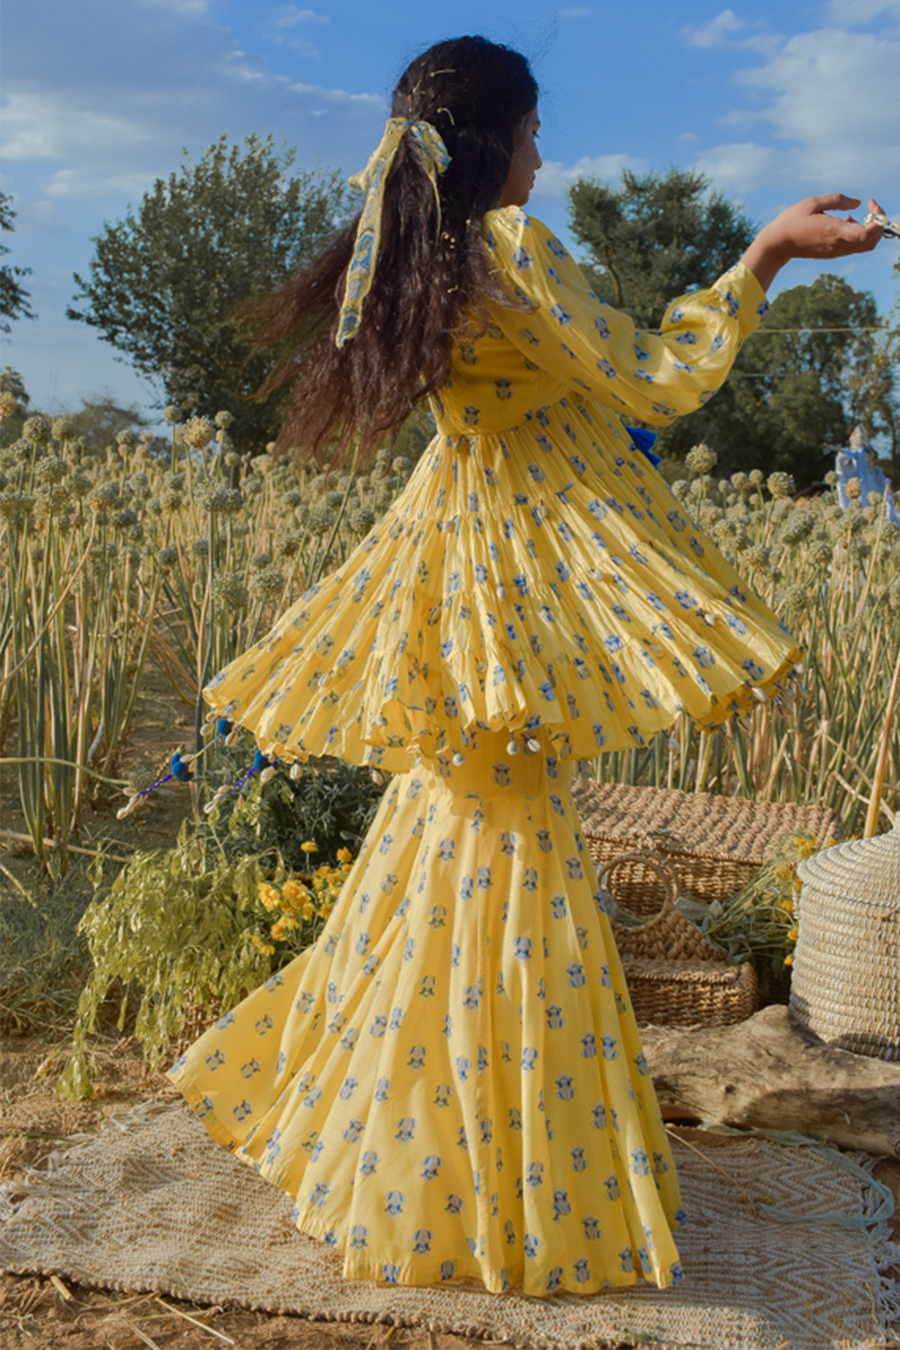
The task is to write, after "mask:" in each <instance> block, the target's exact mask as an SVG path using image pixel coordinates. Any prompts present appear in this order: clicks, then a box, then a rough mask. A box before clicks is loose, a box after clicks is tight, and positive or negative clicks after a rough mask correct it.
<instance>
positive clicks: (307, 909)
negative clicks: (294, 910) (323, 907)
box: [300, 900, 316, 923]
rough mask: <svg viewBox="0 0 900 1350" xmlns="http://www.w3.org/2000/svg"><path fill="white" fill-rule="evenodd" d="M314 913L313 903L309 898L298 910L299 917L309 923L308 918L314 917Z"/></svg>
mask: <svg viewBox="0 0 900 1350" xmlns="http://www.w3.org/2000/svg"><path fill="white" fill-rule="evenodd" d="M315 913H316V907H315V905H314V904H313V902H312V901H311V900H307V901H306V903H305V904H304V906H303V908H302V909H301V911H300V917H301V919H303V920H305V922H306V923H309V921H310V919H312V918H314V917H315Z"/></svg>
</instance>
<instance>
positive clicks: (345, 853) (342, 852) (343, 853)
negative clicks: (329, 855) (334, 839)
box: [337, 848, 353, 863]
mask: <svg viewBox="0 0 900 1350" xmlns="http://www.w3.org/2000/svg"><path fill="white" fill-rule="evenodd" d="M337 859H338V862H342V863H348V862H351V861H352V860H353V854H352V853H351V852H350V850H349V848H339V849H338V851H337Z"/></svg>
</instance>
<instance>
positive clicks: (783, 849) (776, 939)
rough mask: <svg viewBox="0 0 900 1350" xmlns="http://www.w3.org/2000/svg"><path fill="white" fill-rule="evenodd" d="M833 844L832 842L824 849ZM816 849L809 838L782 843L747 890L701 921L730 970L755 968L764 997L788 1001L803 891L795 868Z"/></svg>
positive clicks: (718, 904) (715, 905)
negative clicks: (748, 965) (797, 906)
mask: <svg viewBox="0 0 900 1350" xmlns="http://www.w3.org/2000/svg"><path fill="white" fill-rule="evenodd" d="M835 842H836V841H835V840H834V839H829V840H828V841H827V842H826V844H825V845H823V847H826V848H827V847H830V846H831V845H832V844H834V843H835ZM818 847H819V846H818V845H817V843H816V841H815V839H814V838H813V836H812V835H809V834H798V835H794V836H792V837H791V838H790V839H786V840H784V841H783V842H782V843H781V844H780V845H779V846H778V848H777V849H776V850H775V851H774V853H773V854H772V857H771V858H769V860H768V861H767V862H766V863H765V864H764V865H763V866H762V867H761V868H760V869H759V871H758V872H757V873H756V874H755V876H753V877H751V879H750V880H749V881H748V882H747V884H746V886H742V887H741V889H740V890H739V891H738V892H737V893H736V894H735V895H733V896H731V897H730V899H728V900H725V901H722V900H715V901H713V903H712V904H711V905H710V906H709V909H708V910H707V912H706V915H705V917H704V919H703V922H702V925H701V926H702V928H703V932H704V933H705V934H706V936H707V937H708V938H709V939H710V941H712V942H714V943H716V944H717V945H718V946H720V947H722V948H723V949H724V951H725V953H726V960H727V961H728V963H729V965H739V964H740V963H741V962H743V961H749V962H750V963H751V965H752V966H753V968H754V970H755V971H756V975H757V978H758V980H759V987H760V992H761V994H762V995H763V997H767V996H768V997H774V998H781V997H785V996H786V995H787V993H788V990H789V988H790V967H791V965H793V960H794V957H793V952H794V944H795V943H796V941H797V919H796V917H795V913H794V909H795V902H796V898H797V892H798V891H799V889H800V880H799V878H798V876H797V864H798V863H799V862H801V861H802V860H803V859H804V858H810V857H812V855H813V854H814V853H816V852H817V851H818Z"/></svg>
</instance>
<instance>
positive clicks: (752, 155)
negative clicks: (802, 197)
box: [697, 0, 900, 198]
mask: <svg viewBox="0 0 900 1350" xmlns="http://www.w3.org/2000/svg"><path fill="white" fill-rule="evenodd" d="M838 6H839V7H840V8H841V10H842V11H843V12H845V13H848V12H849V11H850V10H851V9H852V10H854V12H857V13H858V14H860V15H862V14H866V15H868V14H870V13H872V12H874V11H875V10H876V9H877V12H878V13H879V14H880V13H884V12H886V11H888V10H889V11H890V12H892V13H897V12H900V0H894V3H892V4H890V5H885V4H881V5H875V0H871V3H869V2H868V0H835V3H834V4H833V5H832V6H831V9H832V10H835V9H836V8H837V7H838ZM724 13H725V14H727V15H731V17H732V18H733V17H734V16H733V15H732V12H731V11H730V10H726V11H725V12H724ZM719 18H720V19H721V18H723V16H722V15H720V16H719ZM860 21H862V20H860ZM714 22H718V20H716V21H714ZM735 22H736V23H738V24H739V23H740V20H735ZM710 27H712V26H710ZM731 27H732V28H733V25H731ZM723 31H724V29H723ZM762 36H767V35H762ZM898 70H900V33H898V32H895V31H889V30H888V31H881V32H877V33H876V32H854V31H851V30H850V29H848V28H841V27H826V28H819V29H815V30H812V31H809V32H805V33H797V34H796V35H795V36H793V37H791V38H788V39H778V40H777V41H776V42H775V45H773V46H772V47H771V49H770V50H768V51H767V52H766V54H765V59H764V60H763V62H762V63H761V64H759V65H756V66H753V67H752V68H750V69H745V70H743V71H741V72H739V74H738V75H737V76H736V80H737V82H738V83H739V84H740V85H742V86H743V87H744V88H745V89H747V90H748V91H750V92H751V94H752V96H753V99H754V106H753V107H751V108H740V109H732V110H730V111H728V112H726V113H725V114H724V115H723V116H722V117H721V119H720V123H721V124H723V125H728V124H731V125H736V126H742V127H748V128H749V127H750V126H755V127H758V126H759V125H760V123H763V124H765V125H766V127H767V128H768V129H769V130H770V132H771V135H772V136H773V137H774V144H773V143H770V144H768V145H766V144H763V143H762V137H761V136H760V137H758V138H757V139H755V140H749V139H747V140H742V141H740V142H729V143H725V144H721V145H718V146H713V147H711V148H710V149H708V150H705V151H703V152H702V153H701V154H700V155H699V156H698V159H697V167H698V168H700V169H702V170H703V171H704V172H705V173H708V174H709V176H710V177H711V178H712V180H713V182H714V183H715V184H716V186H717V187H721V188H723V189H725V190H728V191H734V192H738V193H741V194H745V193H748V192H752V191H754V190H755V189H757V188H765V187H773V186H776V185H783V186H785V187H787V186H794V187H796V189H797V191H798V193H802V192H829V191H837V190H843V191H846V192H848V193H849V194H851V195H856V196H861V197H863V198H867V197H868V196H869V194H870V193H873V194H874V195H875V196H879V194H884V195H885V196H890V191H891V186H892V184H894V183H895V182H896V180H897V179H898V177H900V141H898V137H897V130H896V129H897V126H898V125H900V80H898V79H897V71H898Z"/></svg>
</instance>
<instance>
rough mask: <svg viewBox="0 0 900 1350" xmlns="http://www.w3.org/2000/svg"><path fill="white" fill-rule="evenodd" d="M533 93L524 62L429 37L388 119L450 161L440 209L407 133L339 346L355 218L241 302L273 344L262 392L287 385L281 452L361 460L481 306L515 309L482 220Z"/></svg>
mask: <svg viewBox="0 0 900 1350" xmlns="http://www.w3.org/2000/svg"><path fill="white" fill-rule="evenodd" d="M537 98H538V89H537V84H536V82H535V79H534V77H533V75H532V73H531V70H530V68H529V65H528V62H527V60H526V59H525V57H524V56H521V55H520V54H519V53H518V52H515V51H512V50H511V49H510V48H509V47H504V46H500V45H498V44H497V43H493V42H488V41H487V40H486V39H485V38H481V37H463V38H456V39H453V40H452V41H449V42H439V43H437V45H436V46H434V47H430V48H429V49H428V51H427V52H424V53H423V54H422V55H421V56H419V57H418V58H417V59H416V60H415V61H413V63H412V64H411V65H410V66H409V67H408V68H407V70H406V71H404V73H403V75H402V76H401V78H400V81H399V83H398V84H397V87H396V89H395V90H394V97H393V106H392V116H394V117H403V118H407V119H409V120H411V121H426V122H430V123H431V125H432V126H433V127H435V128H436V130H437V131H438V132H439V133H440V135H441V137H442V138H443V141H444V144H445V145H446V147H447V150H448V152H449V155H450V164H449V167H448V168H447V170H446V171H445V172H444V173H443V174H441V175H440V176H439V179H438V188H439V193H440V215H438V207H437V203H436V201H435V194H434V189H433V186H432V183H431V180H430V179H429V177H428V175H427V173H426V170H425V167H424V160H423V158H422V152H421V151H420V149H419V147H418V146H417V144H416V142H415V139H414V138H413V137H411V136H404V138H403V140H402V142H401V145H400V148H399V150H398V152H397V156H396V159H395V160H394V164H393V166H392V168H391V171H390V174H389V175H388V179H387V183H386V187H385V194H384V213H383V217H382V233H381V244H380V249H379V253H378V262H377V266H376V269H375V274H374V277H373V279H372V288H371V290H370V292H369V294H368V296H367V297H366V300H365V304H364V306H363V311H362V320H361V323H360V326H359V329H358V330H357V333H356V335H355V336H354V337H353V338H352V340H351V341H349V342H347V343H346V345H345V346H344V347H342V348H340V349H338V348H337V347H336V346H335V341H334V338H335V332H336V327H337V318H338V313H339V310H340V305H341V300H342V299H343V294H344V281H345V275H346V271H347V266H348V264H349V262H350V257H351V254H352V252H353V245H354V241H355V237H356V227H357V223H358V220H359V217H358V216H357V217H356V218H355V219H354V220H353V221H351V223H350V224H349V225H348V226H346V228H345V229H343V230H342V231H341V232H340V233H339V234H338V235H337V236H336V238H335V239H334V241H333V242H332V244H331V245H330V246H329V247H328V248H326V249H325V250H324V252H322V253H321V254H320V255H319V256H318V258H316V259H315V261H314V262H313V263H312V264H311V265H310V266H308V267H307V268H306V269H305V270H304V271H303V272H301V273H300V274H299V275H298V276H295V277H292V278H291V279H290V280H289V281H287V282H286V283H285V284H284V285H283V286H282V287H281V288H280V289H279V290H278V291H276V292H274V294H272V295H268V296H263V297H261V298H260V299H257V300H254V301H252V302H251V303H250V304H249V305H247V306H246V307H245V309H244V312H243V326H244V331H245V332H246V333H248V334H249V335H250V337H251V339H252V341H253V344H254V350H259V349H260V348H262V347H267V346H270V345H272V346H277V348H278V352H279V358H280V359H279V361H278V364H277V365H276V367H275V369H274V370H273V372H272V374H271V375H270V376H269V378H268V379H267V380H266V382H265V384H264V385H263V387H262V389H261V390H260V393H261V394H262V395H268V394H271V393H273V392H274V391H275V390H276V389H279V388H281V387H283V386H285V385H287V386H289V387H290V406H289V409H288V412H287V416H286V418H285V421H284V423H283V425H282V429H281V432H280V434H279V437H278V441H277V443H276V448H277V449H278V450H287V449H288V448H292V449H294V450H295V452H296V453H297V454H298V455H299V456H300V457H302V458H314V457H316V455H317V453H318V452H319V451H321V450H323V449H325V448H326V447H330V448H331V451H332V453H331V454H330V456H329V458H330V460H331V462H332V463H333V464H337V463H340V462H341V461H342V460H343V459H344V457H345V456H346V453H347V450H348V448H349V447H350V445H351V444H352V443H354V441H355V442H356V444H357V446H358V453H359V455H360V458H361V460H365V458H366V457H367V455H368V454H369V453H370V452H371V451H372V450H373V449H374V448H375V447H376V446H377V445H378V444H379V443H380V442H382V441H383V440H384V439H385V437H391V436H393V435H395V434H396V432H397V431H399V429H400V427H401V426H402V424H403V423H404V421H405V420H406V418H407V417H408V416H409V414H410V412H411V411H412V409H413V407H414V406H415V405H416V404H417V403H418V402H419V401H420V400H421V399H422V398H424V397H425V396H426V395H427V394H429V393H431V392H432V391H434V390H435V389H437V388H438V387H439V386H440V385H441V384H443V383H444V382H445V381H446V379H447V377H448V375H449V371H450V349H451V346H452V344H453V340H454V337H455V336H457V335H458V334H459V333H460V332H461V331H462V330H463V329H464V327H465V326H466V324H467V323H471V322H472V316H473V315H476V316H477V315H478V313H479V309H480V308H483V306H484V302H485V300H486V299H488V298H490V299H494V300H496V301H497V302H499V303H501V304H508V305H514V304H515V302H514V301H512V300H511V299H510V298H509V297H507V296H506V295H505V293H504V292H503V291H502V289H501V288H500V286H499V285H498V283H497V281H496V280H495V279H494V277H493V276H492V273H491V268H490V262H489V258H488V254H487V251H486V249H485V246H484V241H483V238H482V217H483V216H484V214H485V212H486V211H489V210H491V209H492V208H494V207H495V206H496V205H497V203H498V201H499V199H500V195H501V192H502V189H503V186H504V184H505V182H506V179H507V175H508V173H509V167H510V162H511V159H512V153H513V145H514V141H515V135H516V131H517V129H518V128H519V126H520V125H521V123H522V121H523V119H524V118H525V117H526V116H527V115H528V114H529V113H530V112H532V111H533V110H534V109H535V108H536V106H537Z"/></svg>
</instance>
